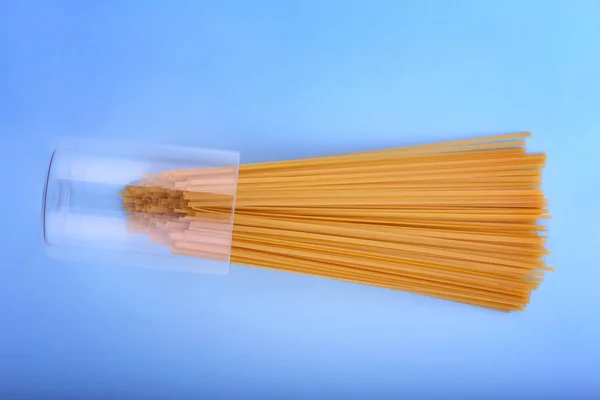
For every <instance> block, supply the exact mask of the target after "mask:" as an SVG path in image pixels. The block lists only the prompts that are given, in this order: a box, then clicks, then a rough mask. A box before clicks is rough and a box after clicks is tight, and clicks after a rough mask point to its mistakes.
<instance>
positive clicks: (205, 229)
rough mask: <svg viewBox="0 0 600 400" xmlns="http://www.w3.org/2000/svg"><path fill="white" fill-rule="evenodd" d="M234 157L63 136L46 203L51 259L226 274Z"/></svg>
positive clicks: (234, 154) (44, 224)
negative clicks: (64, 138)
mask: <svg viewBox="0 0 600 400" xmlns="http://www.w3.org/2000/svg"><path fill="white" fill-rule="evenodd" d="M238 169H239V153H237V152H232V151H220V150H206V149H198V148H191V147H175V146H163V145H150V144H146V143H131V142H123V141H104V140H103V141H98V140H88V139H66V140H63V141H62V142H61V143H59V145H58V146H57V147H56V148H55V149H54V152H53V153H52V156H51V158H50V163H49V166H48V171H47V177H46V183H45V187H44V195H43V202H42V233H43V241H44V245H45V248H46V251H47V253H48V254H49V255H50V256H51V257H53V258H58V259H62V260H71V261H91V262H101V263H106V262H108V263H118V264H126V265H136V266H143V267H153V268H174V269H183V270H187V271H198V272H204V273H220V274H225V273H228V271H229V257H230V253H231V238H232V232H233V217H234V211H235V194H236V189H237V175H238Z"/></svg>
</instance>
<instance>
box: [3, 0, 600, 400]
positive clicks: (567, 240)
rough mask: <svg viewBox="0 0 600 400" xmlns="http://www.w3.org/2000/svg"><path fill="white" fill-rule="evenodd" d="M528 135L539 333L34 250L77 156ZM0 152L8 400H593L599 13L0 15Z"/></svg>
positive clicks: (598, 361)
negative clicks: (534, 186)
mask: <svg viewBox="0 0 600 400" xmlns="http://www.w3.org/2000/svg"><path fill="white" fill-rule="evenodd" d="M520 130H532V131H533V132H534V138H533V139H532V140H531V143H530V148H531V149H532V150H537V151H540V150H541V151H546V152H547V153H548V157H549V165H548V167H547V169H546V171H545V175H544V183H545V184H544V188H545V190H546V192H547V196H548V198H549V200H550V206H551V211H552V214H553V217H554V218H553V220H552V221H551V223H550V230H551V237H550V240H549V247H550V249H551V250H552V252H553V255H552V256H551V257H550V264H552V265H554V266H556V267H557V272H555V273H553V274H550V275H548V276H547V279H546V281H545V283H544V284H543V285H542V287H541V289H540V290H539V291H538V292H536V293H535V294H534V296H533V302H532V304H531V306H530V307H529V308H528V309H527V311H526V312H525V313H517V314H510V315H505V314H501V313H494V312H490V311H486V310H482V309H477V308H472V307H468V306H464V305H458V304H453V303H450V302H444V301H440V300H434V299H429V298H426V297H421V296H415V295H410V294H405V293H400V292H394V291H389V290H383V289H377V288H370V287H364V286H359V285H352V284H347V283H341V282H335V281H330V280H326V279H318V278H312V277H304V276H300V275H292V274H286V273H282V272H273V271H266V270H260V269H251V268H243V267H233V268H232V271H231V273H230V275H229V276H228V277H225V278H224V277H218V276H217V277H215V276H203V275H199V276H196V275H189V274H183V273H175V272H169V271H155V270H147V269H135V268H123V267H118V266H110V265H107V266H101V267H91V266H84V265H73V264H63V263H59V262H55V261H50V260H48V259H47V258H46V256H45V255H44V254H43V251H42V246H41V240H40V226H39V225H40V223H39V222H40V202H41V191H42V186H43V180H44V173H45V168H46V166H47V161H48V156H49V154H50V152H51V149H52V147H53V146H54V144H55V143H56V141H57V140H58V138H60V137H62V136H65V135H79V136H84V137H93V138H118V137H125V138H127V139H133V140H148V141H161V142H164V141H168V142H171V143H176V144H189V145H196V146H201V147H208V148H225V149H238V150H240V151H241V152H242V161H244V162H251V161H259V160H261V161H263V160H277V159H288V158H294V157H300V156H316V155H323V154H331V153H340V152H344V151H351V150H367V149H376V148H383V147H389V146H397V145H403V144H408V143H417V142H431V141H434V140H442V139H457V138H463V137H470V136H476V135H483V134H494V133H504V132H512V131H520ZM0 132H1V134H2V144H1V146H0V156H1V157H0V160H1V161H0V162H1V163H2V168H1V169H0V179H1V180H0V182H1V184H2V196H1V197H0V206H1V209H2V212H3V214H2V215H3V216H2V222H1V224H2V230H1V231H0V255H1V257H2V258H1V264H0V397H3V396H4V397H5V398H20V397H32V398H35V397H37V398H42V397H43V398H59V397H60V398H82V396H83V394H87V395H86V396H85V398H167V395H172V397H171V398H186V397H190V398H192V397H193V398H196V399H198V398H202V399H204V398H218V397H220V398H225V397H228V396H231V397H237V398H263V399H265V398H271V397H279V398H284V396H285V398H308V397H309V396H312V397H311V398H313V399H317V398H334V396H340V397H339V398H353V397H356V398H374V399H375V398H411V396H410V395H414V396H415V397H417V398H423V397H432V396H438V397H444V398H450V397H453V396H454V395H456V396H458V395H466V396H472V397H476V396H481V395H485V396H486V397H498V398H506V397H507V396H509V395H512V396H514V398H525V397H528V398H531V396H533V397H544V398H548V397H553V398H566V397H567V396H568V397H570V398H584V397H588V398H593V397H595V398H598V396H600V372H599V371H600V314H599V311H598V310H599V306H600V294H599V292H598V289H597V287H598V282H600V271H599V262H598V252H597V249H598V246H599V245H600V241H599V239H600V238H599V237H598V233H597V226H598V223H599V222H600V220H599V217H598V215H599V214H600V213H599V211H598V204H599V201H600V188H599V185H598V182H599V181H598V176H599V175H598V172H600V168H599V166H598V165H599V164H598V151H597V147H598V145H599V144H600V136H599V135H600V3H599V2H598V1H595V0H589V1H575V0H574V1H566V0H565V1H472V2H466V1H462V2H455V1H442V0H439V1H416V0H415V1H389V2H379V1H363V2H352V1H326V0H323V1H275V0H272V1H246V2H244V1H219V2H216V1H215V2H203V1H188V2H178V1H168V2H158V1H133V0H132V1H116V0H113V1H98V2H93V1H26V0H21V1H18V0H3V1H2V2H0ZM341 396H343V397H341Z"/></svg>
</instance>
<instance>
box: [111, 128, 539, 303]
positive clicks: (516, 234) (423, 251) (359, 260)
mask: <svg viewBox="0 0 600 400" xmlns="http://www.w3.org/2000/svg"><path fill="white" fill-rule="evenodd" d="M527 136H529V133H517V134H509V135H502V136H495V137H487V138H479V139H469V140H461V141H453V142H446V143H438V144H428V145H421V146H411V147H404V148H398V149H390V150H383V151H372V152H364V153H355V154H347V155H337V156H329V157H320V158H312V159H302V160H293V161H280V162H266V163H257V164H247V165H242V166H241V167H240V169H239V179H238V184H237V190H236V192H235V193H232V190H231V189H230V188H231V187H232V183H234V182H235V179H236V172H237V171H235V170H234V169H227V168H206V169H196V170H178V171H167V172H163V173H159V174H156V175H153V176H149V177H145V178H144V179H143V180H142V181H140V182H139V183H137V184H135V185H131V186H128V187H126V188H125V190H124V193H123V204H124V208H125V210H126V211H127V212H128V213H129V216H130V220H131V222H132V229H134V230H136V231H138V232H143V233H148V234H150V237H151V238H152V240H154V241H157V242H159V243H163V244H165V245H168V246H170V247H171V251H172V252H174V253H177V254H184V255H189V256H198V257H205V258H213V259H222V260H226V259H227V257H228V256H229V251H230V250H231V262H232V263H235V264H242V265H248V266H256V267H264V268H272V269H277V270H282V271H289V272H296V273H302V274H310V275H318V276H323V277H328V278H334V279H339V280H344V281H349V282H356V283H362V284H368V285H374V286H380V287H385V288H391V289H397V290H403V291H407V292H412V293H418V294H423V295H428V296H433V297H439V298H444V299H448V300H453V301H458V302H462V303H468V304H472V305H477V306H482V307H487V308H491V309H495V310H500V311H513V310H523V309H524V308H525V306H526V305H527V304H528V302H529V298H530V294H531V292H532V291H533V290H534V289H536V288H537V287H538V286H539V284H540V283H541V281H542V278H543V274H544V272H545V271H548V270H551V268H550V267H548V266H546V265H545V263H544V260H543V258H544V255H546V254H548V252H547V251H546V249H545V242H546V238H545V233H544V232H545V230H546V229H545V228H544V226H543V225H541V224H540V223H539V221H540V220H541V219H545V218H549V215H548V210H547V201H546V200H545V198H544V195H543V192H542V190H541V189H540V185H541V173H542V171H541V170H542V168H543V167H544V164H545V155H544V154H528V153H527V152H526V150H525V140H524V139H525V138H526V137H527ZM234 202H235V214H234V215H235V220H234V224H233V232H231V228H230V227H231V225H230V221H229V219H230V217H231V215H232V214H231V213H232V210H233V208H234ZM231 235H232V236H231ZM230 240H232V241H231V242H230ZM230 243H231V249H230V248H229V244H230Z"/></svg>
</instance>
